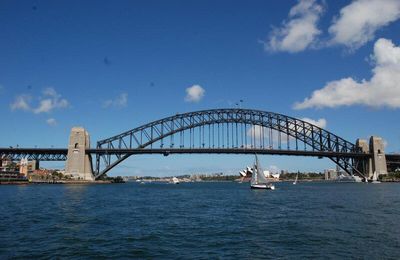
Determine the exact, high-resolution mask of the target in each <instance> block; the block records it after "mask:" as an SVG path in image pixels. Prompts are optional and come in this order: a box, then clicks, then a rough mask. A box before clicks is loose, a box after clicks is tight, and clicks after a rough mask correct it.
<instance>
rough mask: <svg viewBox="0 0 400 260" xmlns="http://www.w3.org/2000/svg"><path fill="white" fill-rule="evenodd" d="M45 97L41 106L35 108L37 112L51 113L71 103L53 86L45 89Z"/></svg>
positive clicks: (34, 110) (41, 101)
mask: <svg viewBox="0 0 400 260" xmlns="http://www.w3.org/2000/svg"><path fill="white" fill-rule="evenodd" d="M43 96H44V97H43V98H42V99H41V100H40V103H39V106H38V107H37V108H35V109H33V112H34V113H35V114H40V113H49V112H51V111H52V110H53V109H56V108H66V107H68V106H69V103H68V101H67V100H66V99H64V98H62V97H61V95H59V94H58V93H57V92H56V91H55V90H54V89H53V88H46V89H45V90H44V91H43Z"/></svg>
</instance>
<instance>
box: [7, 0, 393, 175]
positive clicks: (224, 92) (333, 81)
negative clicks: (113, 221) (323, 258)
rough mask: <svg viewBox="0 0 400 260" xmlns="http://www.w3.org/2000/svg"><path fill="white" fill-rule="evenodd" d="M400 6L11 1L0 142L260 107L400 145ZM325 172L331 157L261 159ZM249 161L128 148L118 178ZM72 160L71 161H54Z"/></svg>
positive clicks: (376, 2) (38, 140)
mask: <svg viewBox="0 0 400 260" xmlns="http://www.w3.org/2000/svg"><path fill="white" fill-rule="evenodd" d="M399 19H400V1H397V0H369V1H367V0H348V1H347V0H346V1H345V0H340V1H330V0H326V1H317V0H299V1H294V0H287V1H251V2H244V1H243V2H234V3H233V2H231V1H218V2H214V1H202V2H195V1H186V2H182V1H168V2H164V1H154V2H134V1H117V2H113V3H111V2H108V1H96V4H93V3H92V2H81V1H65V2H54V1H40V2H37V1H29V0H28V1H24V2H23V3H22V2H16V1H11V0H7V1H2V2H1V3H0V35H1V36H2V37H1V40H0V54H1V57H2V58H1V59H0V71H1V72H0V109H1V111H2V114H1V116H2V122H3V123H2V127H1V128H0V135H1V136H2V138H1V141H0V146H1V147H9V146H17V145H18V146H21V147H35V146H39V147H52V146H53V147H66V146H67V144H68V138H69V131H70V129H71V128H72V127H73V126H82V127H84V128H85V129H87V131H88V132H89V133H90V136H91V144H92V147H93V146H95V144H96V141H97V140H100V139H104V138H107V137H109V136H113V135H115V134H118V133H121V132H123V131H126V130H129V129H132V128H134V127H137V126H140V125H142V124H145V123H148V122H150V121H154V120H157V119H160V118H163V117H167V116H170V115H174V114H176V113H183V112H190V111H196V110H202V109H211V108H232V107H239V106H240V107H242V108H254V109H259V110H264V111H272V112H277V113H282V114H285V115H289V116H293V117H297V118H300V119H304V120H306V121H309V122H311V123H314V124H316V125H319V126H321V127H323V128H326V129H327V130H329V131H331V132H333V133H335V134H337V135H339V136H341V137H343V138H345V139H346V140H348V141H350V142H355V140H356V139H357V138H369V136H371V135H378V136H381V137H382V138H384V140H385V142H386V148H385V149H386V152H389V153H390V152H400V122H399V121H398V120H396V119H397V118H398V115H399V109H400V35H399V34H398V32H399V31H400V22H399ZM261 160H262V165H264V166H265V168H274V169H284V170H289V171H296V170H297V169H299V170H304V171H321V172H323V170H324V169H327V168H335V165H334V164H333V163H332V162H330V160H328V159H322V160H318V159H316V158H303V157H280V156H264V157H262V158H261ZM253 161H254V158H253V156H242V155H218V156H216V155H171V156H168V157H162V156H158V155H152V156H150V155H142V156H132V157H131V158H130V159H128V160H127V161H125V162H123V163H122V164H121V165H120V166H118V167H117V168H115V169H113V171H112V172H111V175H154V176H164V175H171V173H174V172H177V173H179V174H190V173H194V172H220V171H223V172H227V173H235V172H236V171H238V170H240V169H242V168H243V167H245V166H246V165H250V164H251V163H252V162H253ZM48 165H50V166H54V167H59V168H60V167H63V166H64V162H60V163H49V164H48Z"/></svg>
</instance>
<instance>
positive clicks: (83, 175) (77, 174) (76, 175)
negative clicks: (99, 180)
mask: <svg viewBox="0 0 400 260" xmlns="http://www.w3.org/2000/svg"><path fill="white" fill-rule="evenodd" d="M89 148H90V137H89V133H88V132H87V131H86V130H85V129H84V128H83V127H73V128H72V129H71V134H70V136H69V144H68V155H67V162H66V166H65V174H66V175H70V176H71V177H72V178H73V179H76V180H85V181H94V176H93V168H92V158H91V155H90V154H86V153H85V149H89Z"/></svg>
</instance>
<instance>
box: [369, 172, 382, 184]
mask: <svg viewBox="0 0 400 260" xmlns="http://www.w3.org/2000/svg"><path fill="white" fill-rule="evenodd" d="M371 183H381V182H380V181H378V174H377V173H376V171H374V175H373V176H372V182H371Z"/></svg>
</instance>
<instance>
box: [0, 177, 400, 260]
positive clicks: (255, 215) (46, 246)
mask: <svg viewBox="0 0 400 260" xmlns="http://www.w3.org/2000/svg"><path fill="white" fill-rule="evenodd" d="M276 187H277V189H276V190H275V191H267V190H250V189H249V186H248V184H239V183H182V184H179V185H172V184H156V183H151V184H145V185H140V184H136V183H126V184H109V185H28V186H6V185H3V186H0V258H1V259H4V258H21V259H25V258H71V257H76V258H77V257H80V258H102V257H103V258H104V257H106V258H108V257H113V258H162V259H165V258H222V259H226V258H228V259H229V258H235V259H237V258H244V259H257V258H300V257H303V258H305V257H312V258H335V259H337V258H350V257H354V258H369V259H378V258H380V259H381V258H393V259H398V257H399V256H400V184H389V183H388V184H386V183H385V184H375V185H373V184H368V185H367V184H359V183H300V184H299V185H292V184H289V183H278V184H276Z"/></svg>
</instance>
